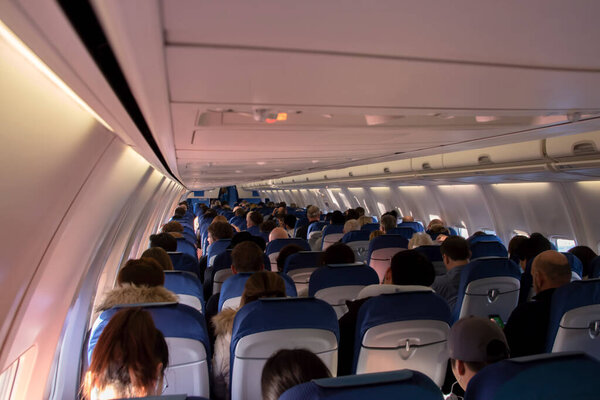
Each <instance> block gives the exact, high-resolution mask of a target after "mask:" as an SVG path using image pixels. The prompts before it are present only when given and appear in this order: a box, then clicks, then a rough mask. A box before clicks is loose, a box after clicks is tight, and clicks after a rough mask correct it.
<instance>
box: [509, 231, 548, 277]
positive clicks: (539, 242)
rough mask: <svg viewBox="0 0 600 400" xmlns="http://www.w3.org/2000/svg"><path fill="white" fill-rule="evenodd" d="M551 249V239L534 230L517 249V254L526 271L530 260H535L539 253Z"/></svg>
mask: <svg viewBox="0 0 600 400" xmlns="http://www.w3.org/2000/svg"><path fill="white" fill-rule="evenodd" d="M551 249H552V244H551V243H550V241H549V240H548V239H546V238H545V237H544V235H542V234H541V233H538V232H534V233H532V234H531V236H529V238H528V239H527V240H523V242H521V244H520V245H519V247H517V248H516V249H515V255H516V256H517V257H519V261H520V264H521V268H522V269H523V271H524V270H525V268H526V267H527V262H528V261H530V260H533V259H534V258H535V257H536V256H537V255H538V254H540V253H542V252H544V251H546V250H551Z"/></svg>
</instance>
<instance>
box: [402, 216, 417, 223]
mask: <svg viewBox="0 0 600 400" xmlns="http://www.w3.org/2000/svg"><path fill="white" fill-rule="evenodd" d="M402 222H415V217H413V216H412V215H405V216H403V217H402Z"/></svg>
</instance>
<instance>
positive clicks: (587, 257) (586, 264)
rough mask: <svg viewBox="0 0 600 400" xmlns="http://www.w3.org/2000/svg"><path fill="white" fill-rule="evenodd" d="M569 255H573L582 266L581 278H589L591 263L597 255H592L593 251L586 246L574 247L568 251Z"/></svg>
mask: <svg viewBox="0 0 600 400" xmlns="http://www.w3.org/2000/svg"><path fill="white" fill-rule="evenodd" d="M569 253H571V254H573V255H574V256H575V257H577V258H579V260H581V263H582V264H583V276H582V278H583V277H584V276H591V275H592V270H591V262H592V260H593V259H594V258H596V256H597V254H596V253H594V250H592V249H590V248H589V247H587V246H575V247H573V248H572V249H569Z"/></svg>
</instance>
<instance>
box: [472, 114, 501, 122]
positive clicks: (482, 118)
mask: <svg viewBox="0 0 600 400" xmlns="http://www.w3.org/2000/svg"><path fill="white" fill-rule="evenodd" d="M497 119H498V117H494V116H492V115H477V116H475V121H477V122H483V123H485V122H492V121H495V120H497Z"/></svg>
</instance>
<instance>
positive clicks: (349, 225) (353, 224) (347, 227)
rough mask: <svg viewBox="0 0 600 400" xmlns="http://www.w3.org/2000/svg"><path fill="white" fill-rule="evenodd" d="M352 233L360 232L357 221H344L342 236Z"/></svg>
mask: <svg viewBox="0 0 600 400" xmlns="http://www.w3.org/2000/svg"><path fill="white" fill-rule="evenodd" d="M352 231H360V224H359V223H358V220H356V219H349V220H348V221H346V223H345V224H344V229H343V231H342V232H343V233H344V234H346V233H348V232H352Z"/></svg>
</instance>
